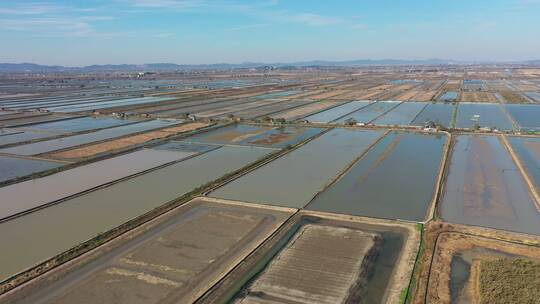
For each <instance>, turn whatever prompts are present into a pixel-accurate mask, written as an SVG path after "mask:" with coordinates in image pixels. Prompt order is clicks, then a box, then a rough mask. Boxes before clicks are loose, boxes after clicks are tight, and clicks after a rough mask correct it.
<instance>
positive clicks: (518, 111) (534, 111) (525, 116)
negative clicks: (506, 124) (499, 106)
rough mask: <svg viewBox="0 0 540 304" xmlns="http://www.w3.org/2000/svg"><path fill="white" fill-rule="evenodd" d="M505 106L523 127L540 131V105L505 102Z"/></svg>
mask: <svg viewBox="0 0 540 304" xmlns="http://www.w3.org/2000/svg"><path fill="white" fill-rule="evenodd" d="M504 107H505V108H506V110H507V111H508V113H510V115H511V116H512V117H513V118H514V120H515V121H516V122H517V124H518V125H519V126H520V127H521V129H524V130H530V131H540V105H518V104H505V105H504Z"/></svg>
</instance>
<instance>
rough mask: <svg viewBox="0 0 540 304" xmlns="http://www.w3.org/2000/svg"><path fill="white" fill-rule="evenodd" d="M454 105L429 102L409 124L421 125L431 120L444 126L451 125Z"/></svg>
mask: <svg viewBox="0 0 540 304" xmlns="http://www.w3.org/2000/svg"><path fill="white" fill-rule="evenodd" d="M455 107H456V106H455V105H453V104H449V103H430V104H428V105H427V106H426V107H425V108H424V110H422V112H420V114H418V116H416V118H415V119H414V121H413V122H412V123H411V125H414V126H423V125H425V124H427V123H428V122H433V123H435V124H441V125H442V126H444V127H446V128H449V127H452V115H453V114H454V110H455Z"/></svg>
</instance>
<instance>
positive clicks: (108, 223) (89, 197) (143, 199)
mask: <svg viewBox="0 0 540 304" xmlns="http://www.w3.org/2000/svg"><path fill="white" fill-rule="evenodd" d="M271 151H272V150H270V149H261V148H256V147H222V148H219V149H217V150H213V151H210V152H208V153H204V154H202V155H199V156H196V157H193V158H189V159H186V160H184V161H181V162H179V163H175V164H172V165H169V166H166V167H164V168H161V169H158V170H154V171H151V172H149V173H146V174H143V175H139V176H136V177H134V178H131V179H128V180H125V181H122V182H118V183H115V184H112V185H110V186H107V187H104V188H100V189H97V190H95V191H92V192H89V193H86V194H83V195H80V196H77V197H74V198H71V199H69V200H66V201H64V202H62V203H59V204H55V205H51V206H49V207H47V208H44V209H40V210H36V211H34V212H32V213H28V214H25V215H23V216H20V217H17V218H13V219H11V220H9V221H6V222H3V223H0V242H4V243H5V244H10V246H8V247H5V248H3V249H2V255H3V257H4V258H3V259H2V260H1V261H0V281H1V280H4V279H6V278H7V277H9V276H11V275H14V274H16V273H18V272H20V271H22V270H23V269H26V268H28V267H32V266H34V265H36V264H38V263H41V262H43V261H44V260H46V259H49V258H51V257H53V256H55V255H57V254H60V253H61V252H64V251H66V250H68V249H69V248H72V247H74V246H76V245H77V244H80V243H82V242H84V241H86V240H89V239H91V238H93V237H95V236H97V235H98V234H99V233H102V232H104V231H108V230H110V229H112V228H114V227H117V226H119V225H120V224H122V223H125V222H126V221H128V220H130V219H133V218H135V217H137V216H140V215H142V214H144V213H146V212H149V211H151V210H152V209H154V208H156V207H159V206H161V205H163V204H165V203H167V202H170V201H172V200H174V199H176V198H178V197H180V196H182V195H184V194H186V193H188V192H190V191H192V190H194V189H195V188H197V187H200V186H202V185H205V184H206V183H208V182H210V181H213V180H215V179H217V178H220V177H222V176H223V175H225V174H228V173H230V172H233V171H235V170H237V169H239V168H241V167H243V166H245V165H248V164H249V163H251V162H254V161H256V160H258V159H259V158H261V157H264V156H265V155H267V154H268V153H270V152H271ZM171 153H172V152H171ZM66 227H69V229H66ZM51 235H54V236H55V237H54V238H51V237H50V236H51ZM36 248H39V250H36Z"/></svg>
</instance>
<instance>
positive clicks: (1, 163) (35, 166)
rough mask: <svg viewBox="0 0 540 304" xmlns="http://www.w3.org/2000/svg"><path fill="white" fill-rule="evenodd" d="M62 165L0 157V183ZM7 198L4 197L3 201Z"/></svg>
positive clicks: (36, 160) (44, 161)
mask: <svg viewBox="0 0 540 304" xmlns="http://www.w3.org/2000/svg"><path fill="white" fill-rule="evenodd" d="M62 165H63V164H62V163H57V162H52V161H46V160H38V159H23V158H15V157H9V156H1V155H0V182H5V181H8V180H10V179H14V178H18V177H22V176H25V175H29V174H33V173H37V172H41V171H46V170H49V169H52V168H57V167H60V166H62ZM4 199H6V198H4V197H2V200H4Z"/></svg>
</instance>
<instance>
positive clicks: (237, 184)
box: [210, 129, 383, 208]
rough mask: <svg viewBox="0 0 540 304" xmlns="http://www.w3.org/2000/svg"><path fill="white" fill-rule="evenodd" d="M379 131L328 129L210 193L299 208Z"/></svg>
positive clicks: (350, 160)
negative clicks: (317, 136) (295, 148)
mask: <svg viewBox="0 0 540 304" xmlns="http://www.w3.org/2000/svg"><path fill="white" fill-rule="evenodd" d="M382 134H383V132H382V131H358V130H348V129H335V130H331V131H329V132H327V133H325V134H323V135H322V136H321V137H319V138H316V139H314V140H313V141H311V142H309V143H307V144H305V145H303V146H301V147H300V148H298V149H297V150H294V151H292V152H290V153H288V154H286V155H284V156H282V157H280V158H278V159H276V160H274V161H272V162H271V163H269V164H266V165H265V166H263V167H261V168H258V169H256V170H255V171H252V172H249V173H248V174H246V175H244V176H242V177H240V178H239V179H237V180H234V181H232V182H230V183H229V184H226V185H225V186H223V187H221V188H219V189H217V190H215V191H213V192H212V193H210V196H212V197H219V198H225V199H232V200H239V201H247V202H254V203H266V204H271V205H278V206H286V207H294V208H301V207H303V206H304V205H306V204H307V203H308V202H309V201H310V200H311V199H312V198H313V196H314V195H315V194H316V193H317V192H318V191H320V190H322V189H323V188H324V186H325V185H327V184H329V183H330V182H331V181H332V179H333V178H334V177H335V176H337V175H338V174H339V172H340V171H341V170H344V169H345V167H346V166H347V165H348V164H350V163H351V162H352V161H354V159H355V158H357V157H359V156H360V155H361V154H362V153H363V152H364V151H365V150H366V149H367V148H368V147H369V146H370V145H371V144H372V143H373V142H375V141H376V140H377V139H378V138H379V137H380V136H382Z"/></svg>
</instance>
